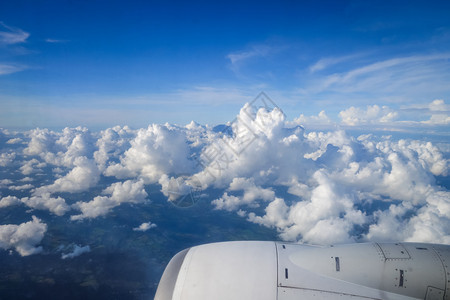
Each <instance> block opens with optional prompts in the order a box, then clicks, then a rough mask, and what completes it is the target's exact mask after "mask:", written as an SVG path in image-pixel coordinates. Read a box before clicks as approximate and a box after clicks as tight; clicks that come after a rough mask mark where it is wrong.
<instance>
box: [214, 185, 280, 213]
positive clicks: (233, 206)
mask: <svg viewBox="0 0 450 300" xmlns="http://www.w3.org/2000/svg"><path fill="white" fill-rule="evenodd" d="M228 191H229V192H235V191H243V195H242V196H239V197H236V196H233V195H228V193H227V192H225V193H224V195H223V196H222V197H221V198H219V199H216V200H213V201H212V204H213V205H214V206H215V207H216V209H225V210H228V211H233V210H237V209H238V208H239V206H241V205H248V206H253V207H258V206H259V204H258V200H259V201H271V200H273V199H274V198H275V192H274V191H273V190H271V189H264V188H261V187H258V186H256V185H255V183H254V181H253V179H246V178H234V179H233V181H232V182H231V183H230V186H229V188H228Z"/></svg>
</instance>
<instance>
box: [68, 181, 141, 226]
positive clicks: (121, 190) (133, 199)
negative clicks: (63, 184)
mask: <svg viewBox="0 0 450 300" xmlns="http://www.w3.org/2000/svg"><path fill="white" fill-rule="evenodd" d="M103 194H104V195H109V196H97V197H95V198H94V199H93V200H91V201H89V202H81V201H78V202H77V203H75V204H74V205H73V208H75V209H77V210H79V211H81V214H79V215H74V216H71V217H70V219H71V220H82V219H85V218H97V217H99V216H104V215H106V214H108V213H109V212H110V211H111V210H112V209H113V208H114V207H116V206H119V205H121V204H123V203H135V204H137V203H144V202H146V201H147V200H146V199H147V196H148V194H147V192H146V191H145V189H144V182H143V181H142V180H139V181H134V180H127V181H125V182H116V183H113V184H111V185H110V186H109V187H108V188H106V189H105V190H104V191H103Z"/></svg>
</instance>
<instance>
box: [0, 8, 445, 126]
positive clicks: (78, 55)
mask: <svg viewBox="0 0 450 300" xmlns="http://www.w3.org/2000/svg"><path fill="white" fill-rule="evenodd" d="M448 16H450V2H448V1H277V2H275V1H273V2H265V1H258V2H251V1H236V2H234V1H228V2H224V3H215V2H212V1H183V2H178V1H39V2H37V1H20V0H19V1H2V2H1V3H0V22H1V23H0V127H3V128H23V129H29V128H34V127H50V128H62V127H65V126H77V125H82V126H88V127H90V128H95V129H101V128H107V127H111V126H114V125H130V126H133V127H143V126H146V125H148V124H149V123H165V122H169V123H177V124H187V123H189V122H190V121H191V120H195V121H197V122H199V123H203V124H205V123H208V124H218V123H223V122H226V121H231V120H232V119H233V118H234V116H235V115H236V113H237V112H238V111H239V109H240V107H242V105H243V104H244V103H245V102H249V101H251V100H252V99H253V98H254V97H255V96H256V95H257V94H258V93H259V92H260V91H265V92H267V93H268V95H269V96H270V97H271V98H272V99H273V100H274V101H275V102H276V103H277V104H278V105H279V106H280V107H281V108H282V109H283V111H284V112H285V113H286V115H287V116H288V119H290V120H294V119H296V118H299V116H301V115H303V117H302V118H300V121H302V122H304V123H308V122H310V123H311V124H313V123H315V124H317V123H318V122H319V123H320V121H323V122H322V123H324V124H330V122H331V123H339V124H344V125H347V126H356V125H364V126H372V125H374V126H375V125H377V126H378V125H380V124H381V125H383V127H384V128H385V127H386V126H388V127H389V128H394V127H395V128H397V129H398V128H402V129H404V128H414V127H420V128H423V127H424V126H426V127H427V126H428V127H427V128H426V130H434V129H433V128H434V127H436V126H437V127H439V128H438V129H439V130H440V131H441V132H442V131H448V125H449V124H450V117H449V115H450V112H449V110H450V109H449V105H448V103H450V100H449V95H450V50H449V49H450V18H449V17H448ZM352 107H353V110H351V108H352ZM349 109H350V110H349ZM321 111H324V114H325V116H326V118H324V117H323V116H324V114H322V119H321V118H320V115H319V113H320V112H321ZM374 111H375V112H374ZM361 115H362V116H363V117H362V118H360V119H355V116H361ZM318 120H319V121H318ZM324 120H325V121H324ZM300 121H299V122H300ZM432 126H434V127H433V128H431V127H432ZM430 128H431V129H430Z"/></svg>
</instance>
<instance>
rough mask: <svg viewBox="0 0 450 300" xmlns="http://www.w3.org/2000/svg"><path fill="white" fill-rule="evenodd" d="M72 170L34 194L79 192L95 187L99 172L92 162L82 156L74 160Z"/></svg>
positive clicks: (38, 189)
mask: <svg viewBox="0 0 450 300" xmlns="http://www.w3.org/2000/svg"><path fill="white" fill-rule="evenodd" d="M73 164H74V166H75V167H74V168H73V169H72V170H71V171H70V172H69V173H68V174H67V175H65V176H63V177H61V178H59V179H57V180H55V182H54V183H53V184H51V185H47V186H42V187H39V188H37V189H36V190H35V191H34V194H36V195H41V194H45V193H56V192H69V193H75V192H81V191H85V190H87V189H89V188H90V187H93V186H95V185H96V184H97V183H98V181H99V180H100V171H99V169H98V167H97V165H96V164H95V162H94V161H93V160H90V159H87V158H86V157H84V156H81V157H77V158H76V159H74V162H73Z"/></svg>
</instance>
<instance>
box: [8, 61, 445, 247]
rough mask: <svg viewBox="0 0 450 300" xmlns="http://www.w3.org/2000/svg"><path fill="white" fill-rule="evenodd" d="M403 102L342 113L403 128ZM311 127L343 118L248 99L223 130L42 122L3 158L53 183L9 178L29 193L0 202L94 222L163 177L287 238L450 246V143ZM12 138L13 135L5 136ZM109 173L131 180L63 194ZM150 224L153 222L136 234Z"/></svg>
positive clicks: (177, 190)
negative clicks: (56, 126) (71, 199)
mask: <svg viewBox="0 0 450 300" xmlns="http://www.w3.org/2000/svg"><path fill="white" fill-rule="evenodd" d="M316 71H319V70H316ZM418 109H419V108H417V109H416V110H418ZM420 109H421V110H422V111H425V112H426V114H425V115H426V118H428V116H430V118H432V115H446V114H448V106H447V105H446V104H445V102H444V101H443V100H435V101H433V102H431V103H429V104H427V105H426V106H424V107H422V108H420ZM405 110H406V109H403V110H402V109H400V110H398V111H396V110H394V109H392V108H389V107H384V106H377V105H371V106H368V107H365V108H358V107H352V108H349V109H346V110H343V111H341V115H340V116H341V118H342V123H341V125H342V124H343V125H345V126H342V127H347V126H349V127H352V128H355V127H356V126H362V127H364V128H375V127H377V126H375V125H380V126H381V125H384V124H389V125H390V126H394V125H395V124H397V123H399V122H404V119H402V117H403V115H402V114H401V112H404V111H405ZM308 123H309V124H316V125H317V127H319V125H320V126H322V125H323V126H327V124H328V125H330V126H334V124H333V122H332V121H331V120H330V118H329V117H328V116H327V115H326V113H325V112H321V113H319V115H317V116H314V117H306V116H304V115H301V116H300V117H299V118H297V119H295V120H294V121H288V120H287V119H286V116H285V114H284V113H283V112H282V111H281V109H279V108H278V107H277V106H276V105H273V103H271V102H270V101H262V102H251V103H248V104H246V105H245V106H244V107H242V109H241V110H240V112H239V114H238V115H237V117H236V118H235V119H234V120H233V121H232V122H230V123H228V124H226V125H223V126H218V127H215V128H212V127H209V126H203V125H200V124H197V123H195V122H191V123H190V124H188V125H186V126H184V127H181V126H173V125H169V124H164V125H156V124H152V125H150V126H149V127H148V128H143V129H138V130H131V129H130V128H128V127H126V126H125V127H120V126H117V127H113V128H109V129H107V130H104V131H101V132H100V133H91V132H89V130H87V129H86V128H82V127H78V128H66V129H64V130H62V131H61V132H53V131H50V130H47V129H35V130H32V131H30V132H28V133H27V134H26V135H25V136H26V137H24V138H23V141H24V143H26V146H25V147H24V148H22V150H19V151H23V152H22V153H19V152H17V153H16V152H14V151H13V150H8V149H5V150H3V152H2V153H3V154H5V155H4V156H3V158H4V159H3V161H4V162H5V166H6V168H8V167H11V166H14V167H15V166H16V165H17V166H18V168H19V171H20V172H21V173H22V174H23V175H26V176H28V178H33V179H35V177H34V176H35V174H36V173H37V172H39V173H44V172H46V171H48V170H53V172H52V173H51V174H47V175H49V176H52V177H50V179H49V180H50V182H46V183H45V184H44V185H42V186H39V185H38V184H39V181H38V180H34V181H33V184H34V185H35V186H38V187H37V188H35V189H31V190H27V188H31V185H28V184H30V183H28V182H27V181H30V180H29V179H27V180H24V183H23V184H22V185H20V184H17V183H16V181H17V180H14V181H12V180H10V179H2V180H1V181H0V187H1V188H2V189H4V190H8V189H9V190H14V189H16V190H20V193H24V194H25V193H29V195H28V197H22V198H21V199H19V198H17V197H15V196H12V195H11V196H6V197H3V198H1V199H0V207H7V206H11V205H18V204H21V203H22V204H23V205H25V206H26V207H28V208H32V209H39V210H47V211H49V212H51V213H53V214H55V215H57V216H63V215H66V214H67V213H68V212H69V211H70V210H73V211H76V213H75V214H73V215H71V216H70V218H71V220H84V219H92V218H97V217H103V216H106V215H107V214H108V213H110V212H111V211H112V210H114V209H115V208H116V207H118V206H120V205H121V204H125V203H129V204H141V203H145V202H146V201H148V200H147V197H148V195H147V192H146V190H145V188H146V185H148V184H159V186H160V190H161V192H162V194H163V195H165V196H166V197H167V198H168V200H169V201H177V199H179V198H180V197H185V196H186V195H188V196H191V197H192V196H193V195H194V196H195V193H194V192H197V191H198V192H200V193H201V194H202V195H209V194H211V193H213V194H214V195H215V196H214V197H210V200H211V204H212V207H213V208H215V209H217V210H226V211H233V212H236V213H237V214H238V215H239V216H241V217H243V218H246V219H247V220H248V221H249V222H253V223H256V224H260V225H263V226H267V227H271V228H276V230H277V231H278V232H279V234H280V237H281V238H282V239H284V240H288V241H296V242H308V243H317V244H324V243H342V242H350V241H368V240H377V241H383V240H386V241H394V240H401V241H430V242H431V241H432V242H442V243H448V239H449V235H450V230H449V228H450V224H449V220H450V217H449V215H450V213H449V205H450V200H449V199H450V195H449V191H448V190H447V189H448V187H446V186H444V184H442V183H441V182H443V181H444V182H445V180H446V178H447V176H449V168H450V162H449V159H448V151H447V153H446V152H445V151H446V150H445V149H447V150H448V145H447V144H448V143H441V144H434V143H431V142H426V141H421V140H412V139H394V138H391V137H389V136H382V137H379V136H376V135H375V134H364V135H360V136H359V137H354V136H351V135H349V134H348V133H346V132H345V131H344V130H339V129H337V130H336V129H333V130H330V131H323V132H322V131H314V130H311V128H308V125H307V124H308ZM403 124H405V123H403ZM408 124H409V125H411V124H412V123H411V122H410V123H407V125H408ZM416 124H419V125H418V126H423V127H426V126H431V125H429V124H424V123H420V122H416ZM369 125H370V126H369ZM409 125H408V126H409ZM14 138H15V137H14V136H13V135H11V134H8V137H7V138H3V140H4V141H7V140H11V139H14ZM5 145H9V147H11V148H13V147H14V145H13V144H5ZM7 147H8V146H7ZM1 161H2V160H0V162H1ZM49 173H50V172H49ZM106 177H109V178H107V180H114V178H117V179H118V180H121V181H120V182H115V183H113V184H111V185H110V186H109V187H107V188H106V189H104V190H103V192H102V193H101V194H99V195H94V196H92V197H91V198H89V199H86V200H84V199H83V201H81V199H78V200H80V201H76V203H75V204H72V205H69V204H67V203H66V201H65V199H63V198H62V197H61V196H62V195H58V193H67V192H68V193H74V194H76V193H81V192H86V191H89V192H91V191H93V190H94V189H95V187H96V186H97V184H98V183H99V182H101V183H103V182H104V181H101V180H103V179H105V178H106ZM442 178H444V180H442ZM41 184H42V183H41ZM2 192H3V190H2ZM152 227H154V224H153V223H151V222H147V223H143V224H141V225H140V226H138V227H136V228H133V230H135V231H144V230H148V229H150V228H152Z"/></svg>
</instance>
